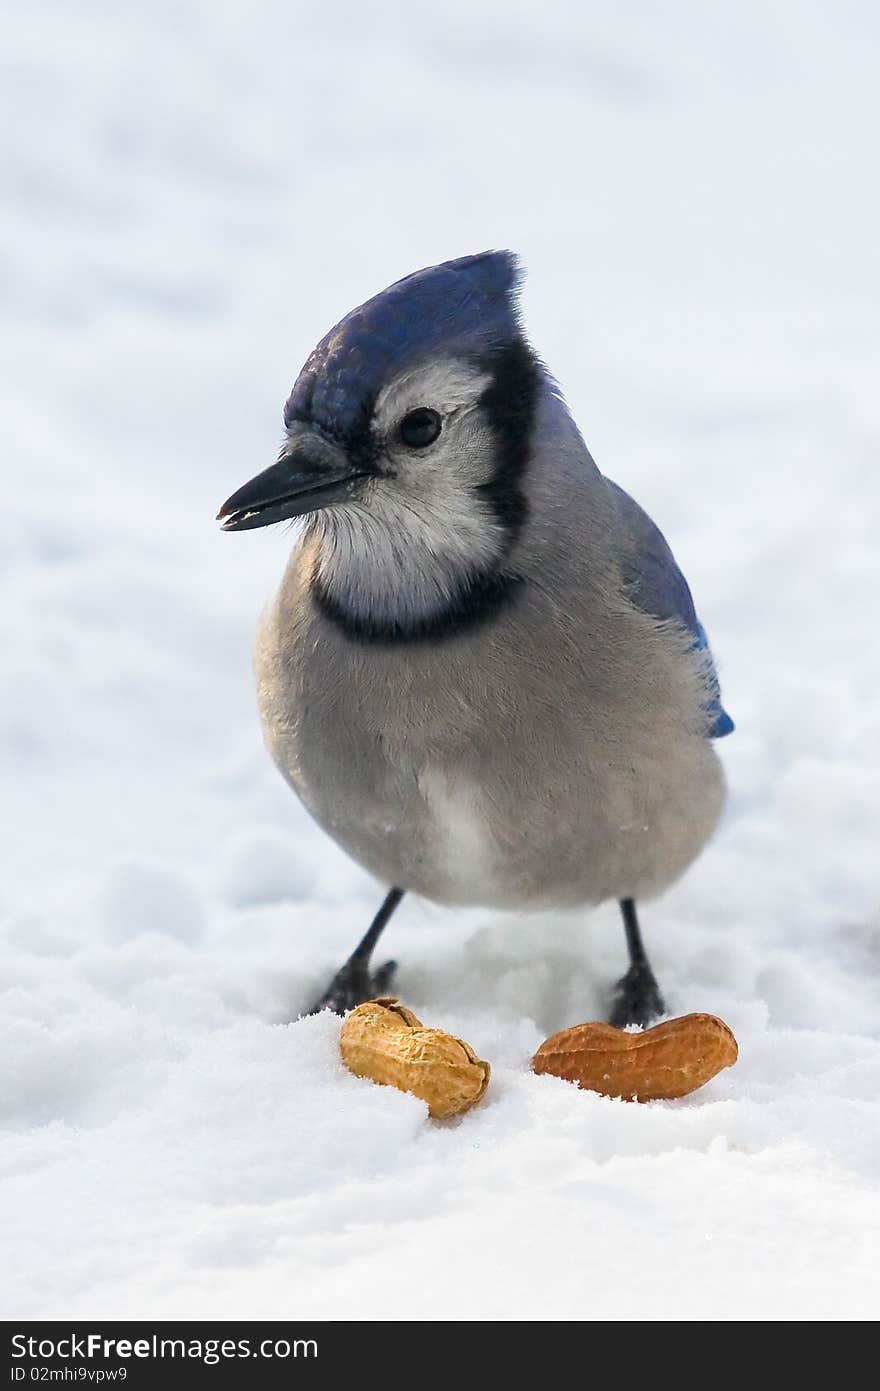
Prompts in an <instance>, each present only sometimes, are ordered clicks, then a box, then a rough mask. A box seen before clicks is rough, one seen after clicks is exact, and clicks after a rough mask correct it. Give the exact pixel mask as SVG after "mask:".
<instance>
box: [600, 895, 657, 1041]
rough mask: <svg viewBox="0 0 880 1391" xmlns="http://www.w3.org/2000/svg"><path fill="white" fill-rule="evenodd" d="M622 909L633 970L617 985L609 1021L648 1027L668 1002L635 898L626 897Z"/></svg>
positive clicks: (619, 1026)
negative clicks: (647, 947) (650, 956)
mask: <svg viewBox="0 0 880 1391" xmlns="http://www.w3.org/2000/svg"><path fill="white" fill-rule="evenodd" d="M620 911H621V913H622V914H623V929H624V932H625V933H626V947H627V951H628V952H629V970H628V971H627V973H626V975H625V976H624V977H623V979H622V980H619V981H618V982H617V985H616V986H615V988H614V1002H613V1007H612V1010H611V1016H610V1018H609V1021H608V1022H609V1024H613V1025H614V1026H615V1028H617V1029H625V1028H626V1027H627V1025H628V1024H639V1025H640V1026H641V1027H642V1028H643V1029H645V1028H647V1026H648V1025H649V1024H651V1023H653V1021H654V1020H655V1019H659V1017H660V1015H661V1014H665V1013H666V1004H665V1002H664V999H663V996H662V995H661V994H660V987H659V985H658V984H657V980H656V977H655V975H654V972H653V971H652V970H651V963H650V961H649V960H648V953H647V952H646V951H645V944H644V942H643V941H642V934H641V932H640V931H639V920H638V918H637V917H636V905H635V903H634V902H633V900H632V899H631V898H622V899H621V900H620Z"/></svg>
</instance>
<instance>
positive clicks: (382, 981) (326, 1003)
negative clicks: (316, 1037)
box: [306, 961, 397, 1014]
mask: <svg viewBox="0 0 880 1391" xmlns="http://www.w3.org/2000/svg"><path fill="white" fill-rule="evenodd" d="M396 970H397V962H396V961H386V962H385V965H384V966H380V967H379V969H378V970H377V971H372V972H371V971H369V970H368V969H367V967H366V966H365V965H364V964H363V963H362V962H360V961H346V963H345V965H344V966H342V967H340V969H339V970H338V971H337V972H336V975H335V976H334V977H333V979H332V981H331V982H330V984H329V986H328V987H327V989H326V990H325V991H324V994H323V995H322V996H321V998H320V1000H318V1001H317V1003H316V1004H314V1005H312V1007H311V1009H310V1010H307V1011H306V1013H307V1014H320V1012H321V1010H322V1009H332V1010H333V1013H334V1014H345V1013H346V1012H347V1011H348V1010H350V1009H354V1008H355V1006H356V1005H362V1004H363V1003H364V1001H365V1000H375V999H376V998H377V997H378V996H380V995H387V994H388V988H389V986H390V985H391V981H392V979H393V977H394V972H395V971H396Z"/></svg>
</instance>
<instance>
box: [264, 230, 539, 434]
mask: <svg viewBox="0 0 880 1391" xmlns="http://www.w3.org/2000/svg"><path fill="white" fill-rule="evenodd" d="M518 281H519V268H518V265H517V261H516V257H515V256H514V255H513V253H512V252H510V251H484V252H482V253H481V254H480V255H477V256H462V257H460V258H459V259H458V260H457V261H444V262H443V263H442V264H441V265H439V266H429V267H428V268H427V269H426V270H419V271H416V272H415V273H414V274H413V275H407V276H406V277H405V278H404V279H403V280H398V281H396V283H395V284H393V285H390V286H389V287H388V289H387V290H383V291H382V293H381V294H378V295H375V296H374V297H373V299H369V300H367V302H366V304H362V305H360V306H359V307H358V308H357V309H353V310H352V311H351V313H350V314H346V316H345V318H344V319H342V320H341V321H340V323H338V324H337V325H336V327H335V328H333V329H331V330H330V332H329V333H328V334H327V335H326V337H325V338H322V339H321V342H320V343H319V344H318V346H317V347H316V348H315V350H314V352H312V354H311V355H310V357H309V358H308V361H307V362H306V364H305V366H304V367H303V369H302V371H301V372H300V374H299V377H298V378H297V380H296V384H295V386H294V388H293V390H292V392H291V393H290V396H289V397H288V399H287V403H286V405H285V407H284V423H285V425H290V424H292V422H293V421H294V420H307V421H314V422H315V424H317V425H319V426H320V427H321V428H322V429H323V430H325V431H326V432H327V433H328V434H329V435H331V436H333V437H334V438H336V439H340V440H343V441H352V440H354V439H355V438H356V437H357V435H358V434H359V433H360V432H361V431H363V430H364V429H365V428H366V426H367V424H368V423H369V420H370V416H371V414H372V410H373V403H374V401H375V399H376V395H377V393H378V392H379V390H380V389H381V387H382V386H383V385H384V384H385V383H386V382H387V381H388V380H389V378H390V377H391V376H392V375H394V374H396V373H398V372H400V371H401V370H403V369H405V368H407V367H409V366H411V365H414V364H415V363H416V362H418V361H419V360H420V359H421V358H424V357H427V356H429V355H430V354H432V353H436V352H443V353H449V354H455V353H467V354H469V355H475V354H476V355H479V354H481V353H485V352H487V351H490V350H491V349H493V348H496V347H499V346H502V345H503V344H506V343H509V342H510V341H511V340H512V339H514V338H516V336H517V335H518V333H519V331H520V329H519V321H518V318H517V311H516V288H517V284H518Z"/></svg>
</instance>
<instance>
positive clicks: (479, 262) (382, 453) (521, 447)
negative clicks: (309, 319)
mask: <svg viewBox="0 0 880 1391" xmlns="http://www.w3.org/2000/svg"><path fill="white" fill-rule="evenodd" d="M518 278H519V275H518V268H517V263H516V259H515V258H514V256H513V255H512V254H511V253H510V252H507V251H496V252H485V253H483V254H481V255H477V256H466V257H462V258H461V259H459V260H455V261H447V262H444V263H443V264H441V265H437V266H431V267H429V268H428V269H426V270H421V271H417V272H415V274H413V275H409V276H407V277H406V278H405V279H403V280H399V281H397V282H396V283H395V284H394V285H391V286H390V287H389V288H388V289H386V290H383V291H382V293H381V294H379V295H376V296H375V297H374V298H373V299H371V300H368V301H367V303H366V304H363V305H361V306H360V307H359V308H357V309H354V310H352V312H351V313H350V314H348V315H346V317H345V318H344V319H343V320H342V321H341V322H340V323H339V324H337V325H336V327H335V328H334V329H332V330H331V331H330V333H328V334H327V335H326V337H325V338H323V339H322V340H321V342H320V343H319V344H318V346H317V347H316V348H315V349H314V351H313V352H312V353H311V355H310V357H309V358H308V360H307V362H306V364H305V366H304V367H303V369H302V371H301V372H300V374H299V377H298V378H297V380H296V383H295V385H294V387H293V390H292V391H291V393H290V396H289V397H288V400H287V403H286V405H285V408H284V424H285V430H286V441H285V444H284V447H283V449H282V451H281V454H280V456H279V458H278V460H277V462H276V463H274V464H273V465H272V466H271V467H270V468H268V469H266V470H264V471H263V472H262V473H260V474H258V476H257V477H256V478H254V479H252V480H251V481H250V482H249V483H246V484H245V485H244V487H243V488H239V490H238V491H237V492H235V493H233V495H232V496H231V497H230V498H228V499H227V501H226V502H225V503H224V504H223V506H222V508H221V509H220V512H219V519H220V520H221V521H222V522H223V528H224V530H226V531H246V530H250V529H252V528H254V527H262V526H268V525H270V524H271V523H273V522H281V521H285V520H288V519H290V518H296V517H304V516H305V517H308V518H309V519H310V522H311V525H312V526H313V527H314V528H315V529H317V530H318V531H319V532H320V534H321V536H322V537H323V538H324V539H325V541H326V542H327V544H326V545H325V546H324V548H323V550H322V561H321V575H319V576H318V580H319V582H321V583H323V584H324V586H325V588H326V589H327V591H328V594H329V593H330V591H334V592H335V597H336V598H337V599H338V600H339V601H340V602H344V603H345V604H347V605H349V606H350V607H353V608H355V609H358V610H359V611H361V612H362V613H363V614H364V615H372V617H373V618H374V619H375V618H377V617H378V616H380V615H381V614H382V613H390V612H391V610H394V611H395V612H396V614H397V615H398V617H403V616H405V613H406V612H409V613H410V615H411V616H412V615H413V614H416V613H417V612H418V613H425V612H427V611H429V610H430V609H431V608H432V606H433V607H435V608H436V607H438V606H440V607H442V606H443V605H444V604H446V603H448V602H450V601H451V600H452V599H453V598H454V596H455V595H456V594H457V593H460V592H463V590H466V589H471V590H472V589H473V587H474V585H475V583H476V582H477V577H479V576H485V575H487V574H490V573H494V571H495V570H497V568H498V566H499V565H500V563H501V562H502V560H503V558H504V556H505V555H506V554H508V553H509V550H510V547H511V543H512V540H513V538H514V537H515V535H516V533H517V530H518V529H519V527H520V526H521V525H522V522H523V519H524V511H525V501H524V497H523V493H522V489H521V482H522V477H523V473H524V470H525V466H526V463H527V460H528V454H529V448H530V437H531V431H532V425H533V419H534V414H535V408H536V403H537V398H538V394H539V390H540V386H541V382H542V380H543V377H542V369H541V367H540V365H539V363H538V360H537V358H536V357H535V355H534V354H533V352H532V351H531V349H530V348H529V346H528V345H527V343H526V341H525V339H524V337H523V334H522V330H521V327H520V324H519V319H518V315H517V306H516V291H517V284H518ZM395 621H396V620H395Z"/></svg>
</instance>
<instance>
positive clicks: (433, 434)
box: [400, 406, 443, 449]
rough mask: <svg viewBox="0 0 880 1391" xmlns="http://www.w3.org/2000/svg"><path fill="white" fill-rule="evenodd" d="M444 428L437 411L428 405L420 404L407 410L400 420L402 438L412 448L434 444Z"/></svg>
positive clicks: (421, 447) (422, 447)
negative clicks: (411, 409) (414, 408)
mask: <svg viewBox="0 0 880 1391" xmlns="http://www.w3.org/2000/svg"><path fill="white" fill-rule="evenodd" d="M442 428H443V422H442V420H441V419H440V417H439V415H438V414H437V412H436V411H432V410H431V409H430V408H429V407H428V406H418V407H417V408H416V410H414V411H407V413H406V415H405V416H404V417H403V419H402V420H401V422H400V438H401V439H402V440H403V442H404V444H407V445H409V447H410V449H424V448H425V447H426V446H427V445H429V444H433V443H434V441H435V439H436V438H437V436H438V435H439V434H440V431H441V429H442Z"/></svg>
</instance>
